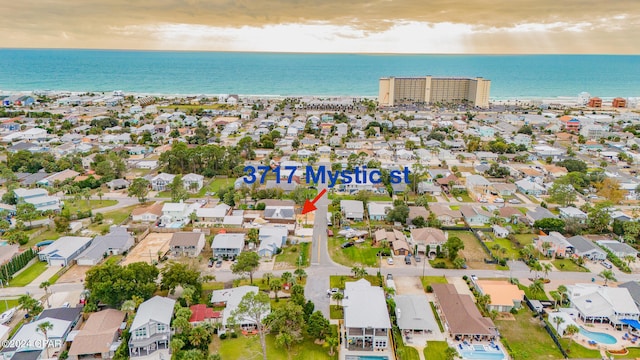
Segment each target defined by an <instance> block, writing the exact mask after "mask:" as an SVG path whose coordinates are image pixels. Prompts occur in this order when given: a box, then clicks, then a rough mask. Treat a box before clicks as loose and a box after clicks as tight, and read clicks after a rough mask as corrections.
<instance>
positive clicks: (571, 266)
mask: <svg viewBox="0 0 640 360" xmlns="http://www.w3.org/2000/svg"><path fill="white" fill-rule="evenodd" d="M551 263H552V264H553V266H554V267H555V268H556V269H558V270H560V271H577V272H589V269H587V268H585V267H582V266H580V265H578V264H576V263H575V262H573V261H572V260H571V259H555V260H552V261H551Z"/></svg>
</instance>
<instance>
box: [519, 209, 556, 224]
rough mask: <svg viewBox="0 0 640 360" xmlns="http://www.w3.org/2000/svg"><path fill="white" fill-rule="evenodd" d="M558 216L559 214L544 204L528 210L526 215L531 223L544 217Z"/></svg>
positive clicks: (554, 217)
mask: <svg viewBox="0 0 640 360" xmlns="http://www.w3.org/2000/svg"><path fill="white" fill-rule="evenodd" d="M556 218H557V216H555V215H554V214H553V213H552V212H551V211H549V210H547V209H545V208H543V207H542V206H538V207H536V208H535V209H533V210H528V211H527V215H526V219H527V221H529V223H531V224H533V223H535V222H536V221H538V220H542V219H556Z"/></svg>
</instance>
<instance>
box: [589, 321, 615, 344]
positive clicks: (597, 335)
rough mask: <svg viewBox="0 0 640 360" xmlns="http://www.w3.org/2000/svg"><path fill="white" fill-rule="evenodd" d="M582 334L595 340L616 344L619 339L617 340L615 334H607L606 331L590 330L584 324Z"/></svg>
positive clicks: (601, 342)
mask: <svg viewBox="0 0 640 360" xmlns="http://www.w3.org/2000/svg"><path fill="white" fill-rule="evenodd" d="M580 334H582V335H584V336H586V337H588V338H589V339H591V340H593V341H597V342H599V343H600V344H608V345H611V344H615V343H617V342H618V340H616V338H614V337H613V336H611V335H609V334H605V333H601V332H594V331H589V330H587V329H585V328H583V327H582V326H580Z"/></svg>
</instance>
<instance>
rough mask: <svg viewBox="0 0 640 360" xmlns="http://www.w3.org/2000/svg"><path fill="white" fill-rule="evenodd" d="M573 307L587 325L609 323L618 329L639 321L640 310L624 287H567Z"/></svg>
mask: <svg viewBox="0 0 640 360" xmlns="http://www.w3.org/2000/svg"><path fill="white" fill-rule="evenodd" d="M567 293H568V296H569V301H570V302H571V307H572V308H574V309H576V311H577V312H578V318H580V319H581V320H582V321H584V322H585V323H609V324H611V325H612V326H613V327H615V328H617V329H622V328H624V327H625V326H628V322H629V321H630V320H631V321H633V320H635V321H636V322H637V321H638V317H639V316H640V310H638V307H637V306H636V303H635V301H634V300H633V298H632V297H631V294H630V293H629V290H628V289H626V288H624V287H611V286H601V285H597V284H575V285H567Z"/></svg>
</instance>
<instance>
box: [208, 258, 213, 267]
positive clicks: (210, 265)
mask: <svg viewBox="0 0 640 360" xmlns="http://www.w3.org/2000/svg"><path fill="white" fill-rule="evenodd" d="M213 264H214V261H213V259H209V263H208V264H207V267H213Z"/></svg>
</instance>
